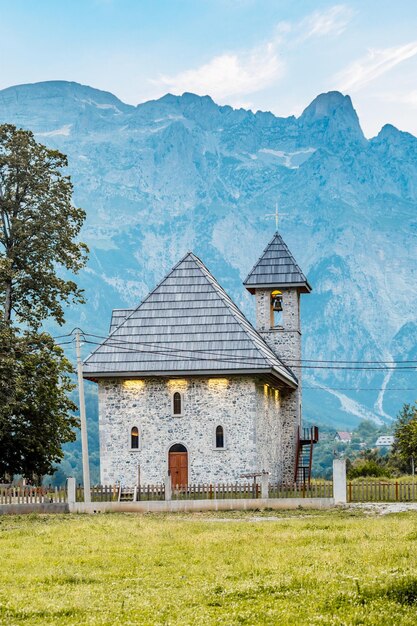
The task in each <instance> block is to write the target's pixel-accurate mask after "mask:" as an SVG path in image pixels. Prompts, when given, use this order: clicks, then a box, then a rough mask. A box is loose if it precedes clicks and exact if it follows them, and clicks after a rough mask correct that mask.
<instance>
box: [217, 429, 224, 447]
mask: <svg viewBox="0 0 417 626" xmlns="http://www.w3.org/2000/svg"><path fill="white" fill-rule="evenodd" d="M216 448H224V431H223V426H217V428H216Z"/></svg>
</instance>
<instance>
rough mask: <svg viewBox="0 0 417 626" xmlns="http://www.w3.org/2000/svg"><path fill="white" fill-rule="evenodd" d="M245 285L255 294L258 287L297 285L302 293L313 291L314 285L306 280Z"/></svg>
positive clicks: (285, 287)
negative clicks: (302, 281) (301, 281)
mask: <svg viewBox="0 0 417 626" xmlns="http://www.w3.org/2000/svg"><path fill="white" fill-rule="evenodd" d="M243 285H244V286H245V287H246V289H247V290H248V291H249V292H250V293H252V294H254V293H255V290H256V289H270V288H272V287H276V288H277V289H288V287H296V288H297V289H299V290H300V293H311V292H312V290H313V289H312V287H311V285H310V284H309V283H308V282H307V281H306V282H304V283H277V282H274V283H259V284H255V285H251V284H250V283H243Z"/></svg>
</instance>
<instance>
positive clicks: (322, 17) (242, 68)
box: [150, 4, 353, 103]
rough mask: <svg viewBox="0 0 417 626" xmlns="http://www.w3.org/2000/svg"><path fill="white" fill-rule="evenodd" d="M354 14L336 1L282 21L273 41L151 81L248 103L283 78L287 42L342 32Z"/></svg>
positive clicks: (168, 88)
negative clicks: (297, 19) (282, 53)
mask: <svg viewBox="0 0 417 626" xmlns="http://www.w3.org/2000/svg"><path fill="white" fill-rule="evenodd" d="M352 15H353V11H352V9H350V8H349V7H347V6H346V5H344V4H337V5H334V6H333V7H330V8H329V9H327V10H326V11H322V12H320V11H315V12H314V13H312V14H311V15H309V16H307V17H306V18H304V19H303V20H301V21H300V22H298V23H296V24H293V23H290V22H279V23H278V24H277V25H276V26H275V28H274V34H273V35H272V36H271V40H270V41H268V42H266V43H264V44H262V45H259V46H256V47H254V48H252V49H250V50H243V51H240V52H236V51H232V52H224V53H223V54H219V55H216V56H215V57H213V58H212V59H210V60H209V61H207V62H206V63H203V64H202V65H200V66H198V67H195V68H191V69H186V70H183V71H181V72H178V73H177V74H173V75H165V74H163V75H161V76H159V77H158V78H155V79H151V80H150V82H151V83H152V84H153V85H154V86H156V87H158V88H159V89H163V90H165V91H170V92H172V93H174V94H182V93H183V92H184V91H191V92H193V93H196V94H199V95H207V94H209V95H210V96H212V97H213V98H214V99H216V100H217V101H222V100H225V99H228V101H229V102H230V101H232V102H233V101H234V102H238V103H239V102H242V101H245V102H247V96H248V95H249V94H253V93H256V92H259V91H261V90H262V89H265V88H266V87H269V86H271V85H273V84H274V83H276V82H277V81H278V80H280V79H281V78H282V77H283V76H284V74H285V72H286V64H285V62H284V61H283V59H282V57H281V56H280V50H281V48H282V49H284V45H285V46H286V48H288V47H289V46H290V44H291V40H292V43H295V44H298V43H299V42H302V41H305V40H306V39H310V38H312V37H322V36H325V35H329V34H334V35H339V34H340V33H342V32H343V31H344V30H345V28H346V26H347V24H348V22H349V21H350V19H351V17H352Z"/></svg>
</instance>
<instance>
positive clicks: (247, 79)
mask: <svg viewBox="0 0 417 626" xmlns="http://www.w3.org/2000/svg"><path fill="white" fill-rule="evenodd" d="M284 73H285V64H284V62H283V61H282V60H281V59H280V58H279V55H278V41H277V40H274V41H271V42H268V43H266V44H264V45H262V46H258V47H256V48H253V49H252V50H250V51H249V52H242V53H240V54H239V53H236V52H232V53H224V54H220V55H218V56H215V57H214V58H212V59H211V60H210V61H208V62H207V63H204V64H203V65H200V66H199V67H196V68H194V69H189V70H185V71H182V72H179V73H178V74H175V75H173V76H166V75H163V76H160V77H159V78H158V79H154V80H152V81H151V82H152V83H153V84H154V85H157V86H158V87H163V88H164V89H168V90H169V91H171V92H173V93H179V94H181V93H183V92H184V91H191V92H193V93H197V94H199V95H206V94H210V95H211V96H212V97H214V98H217V99H220V100H221V99H223V98H227V97H230V96H241V95H243V94H250V93H254V92H256V91H260V90H261V89H263V88H265V87H267V86H268V85H271V84H272V83H274V82H275V81H276V80H278V79H280V78H281V77H282V76H283V75H284Z"/></svg>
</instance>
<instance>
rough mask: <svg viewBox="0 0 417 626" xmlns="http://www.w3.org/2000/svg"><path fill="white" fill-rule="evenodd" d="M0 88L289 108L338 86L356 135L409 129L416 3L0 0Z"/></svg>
mask: <svg viewBox="0 0 417 626" xmlns="http://www.w3.org/2000/svg"><path fill="white" fill-rule="evenodd" d="M0 24H1V33H2V35H1V37H0V89H1V88H5V87H9V86H12V85H17V84H22V83H33V82H38V81H46V80H69V81H76V82H79V83H82V84H86V85H90V86H91V87H96V88H98V89H103V90H105V91H110V92H112V93H114V94H115V95H116V96H117V97H118V98H120V99H121V100H123V101H124V102H127V103H129V104H138V103H140V102H144V101H146V100H149V99H154V98H158V97H160V96H162V95H164V94H165V93H167V92H170V93H175V94H181V93H183V92H184V91H191V92H193V93H197V94H200V95H206V94H208V95H210V96H211V97H212V98H213V99H214V100H215V101H216V102H217V103H219V104H230V105H231V106H233V107H244V108H250V109H252V110H253V111H257V110H263V111H272V112H273V113H274V114H276V115H279V116H288V115H297V116H298V115H300V114H301V112H302V111H303V109H304V108H305V107H306V106H307V105H308V104H309V103H310V102H311V101H312V100H313V99H314V98H315V97H316V96H317V95H318V94H319V93H323V92H326V91H331V90H339V91H341V92H342V93H344V94H349V95H350V96H351V98H352V101H353V104H354V107H355V109H356V111H357V113H358V115H359V118H360V122H361V125H362V128H363V130H364V132H365V135H366V136H368V137H372V136H374V135H376V134H377V133H378V132H379V130H380V129H381V127H382V126H383V125H384V124H386V123H390V124H394V125H395V126H397V128H399V129H401V130H405V131H408V132H411V133H413V134H415V135H417V80H416V79H417V1H416V0H398V1H397V2H394V0H352V1H348V2H341V3H338V2H336V3H335V2H328V1H320V0H70V1H68V0H36V1H31V0H0Z"/></svg>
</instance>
